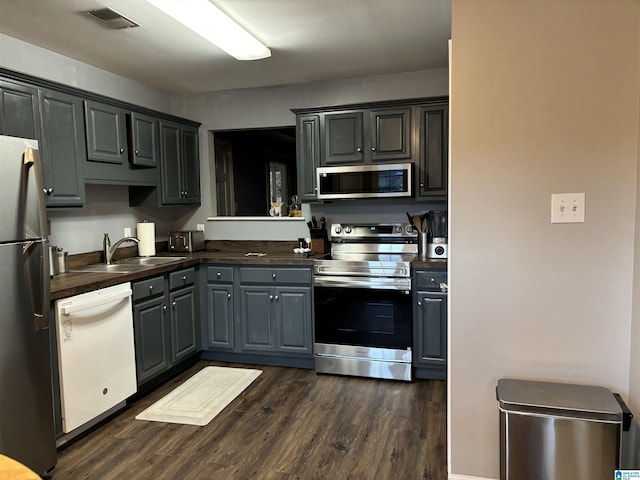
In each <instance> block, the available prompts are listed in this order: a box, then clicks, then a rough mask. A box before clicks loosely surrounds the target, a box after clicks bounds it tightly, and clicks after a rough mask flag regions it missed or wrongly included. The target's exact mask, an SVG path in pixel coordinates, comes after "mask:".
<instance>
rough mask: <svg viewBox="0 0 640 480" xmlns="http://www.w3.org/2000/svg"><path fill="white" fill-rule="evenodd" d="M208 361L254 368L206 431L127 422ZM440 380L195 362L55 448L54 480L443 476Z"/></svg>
mask: <svg viewBox="0 0 640 480" xmlns="http://www.w3.org/2000/svg"><path fill="white" fill-rule="evenodd" d="M207 365H220V366H234V367H246V368H258V369H260V370H262V371H263V373H262V375H260V377H258V378H257V379H256V380H255V381H254V382H253V384H251V385H250V386H249V387H248V388H247V390H245V391H244V392H243V393H242V394H241V395H240V396H239V397H238V398H236V399H235V400H234V401H233V402H232V403H231V404H230V405H229V406H227V408H225V409H224V410H223V411H222V412H220V414H218V415H217V416H216V417H215V418H214V419H213V420H212V421H211V422H210V423H209V424H208V425H206V426H204V427H195V426H192V425H178V424H168V423H161V422H147V421H140V420H135V416H136V415H137V414H138V413H140V412H141V411H142V410H144V409H145V408H147V407H148V406H149V405H151V404H152V403H153V402H155V401H157V400H159V399H160V398H162V397H163V396H164V395H166V394H167V393H169V392H170V391H172V390H173V389H174V388H176V387H177V386H179V385H180V384H181V383H182V382H184V381H185V380H186V379H188V378H190V377H191V376H192V375H194V374H195V373H196V372H198V371H199V370H200V369H202V368H203V367H205V366H207ZM445 396H446V388H445V382H442V381H427V380H417V381H414V382H412V383H405V382H392V381H386V380H375V379H365V378H354V377H341V376H333V375H316V373H315V372H314V371H313V370H304V369H293V368H281V367H270V366H258V367H256V366H254V365H230V364H225V363H221V362H206V361H201V362H198V363H197V364H196V365H194V366H193V367H192V368H190V369H189V370H187V371H186V372H184V373H182V374H180V375H178V376H177V377H176V378H174V379H172V380H171V381H169V382H167V383H166V384H164V385H162V386H160V387H159V388H157V389H156V390H154V391H152V392H150V393H149V394H148V395H147V396H145V397H143V398H140V399H138V400H137V401H136V402H135V403H133V404H132V405H130V406H129V407H128V408H126V409H125V410H124V411H122V412H120V413H118V414H116V415H115V416H114V417H112V418H111V419H110V420H109V421H108V422H106V423H104V424H102V425H100V426H99V427H97V428H96V429H94V430H93V431H92V432H90V433H89V434H88V435H86V436H85V437H83V438H81V439H80V440H78V441H77V442H75V443H72V444H71V445H68V446H66V447H65V448H64V449H63V450H61V451H60V452H59V460H58V465H57V467H56V470H55V471H54V473H53V475H52V479H53V480H78V479H87V480H111V479H123V478H126V479H129V480H138V479H140V480H143V479H144V480H147V479H154V480H163V479H168V480H169V479H171V480H175V479H189V480H199V479H203V480H204V479H207V480H211V479H218V478H220V479H224V480H235V479H239V480H244V479H268V480H270V479H273V480H300V479H303V480H306V479H358V480H367V479H376V480H379V479H382V480H384V479H387V478H389V479H399V478H402V479H404V478H407V479H426V480H445V479H446V478H447V474H446V398H445Z"/></svg>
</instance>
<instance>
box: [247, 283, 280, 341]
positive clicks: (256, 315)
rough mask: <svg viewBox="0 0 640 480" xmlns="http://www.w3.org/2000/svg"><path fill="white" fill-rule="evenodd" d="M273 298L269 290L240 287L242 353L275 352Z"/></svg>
mask: <svg viewBox="0 0 640 480" xmlns="http://www.w3.org/2000/svg"><path fill="white" fill-rule="evenodd" d="M274 298H275V296H274V294H273V289H271V288H265V287H253V286H241V287H240V328H241V329H242V351H244V352H251V351H253V352H274V351H275V350H276V342H275V337H276V335H275V325H274V316H273V301H274Z"/></svg>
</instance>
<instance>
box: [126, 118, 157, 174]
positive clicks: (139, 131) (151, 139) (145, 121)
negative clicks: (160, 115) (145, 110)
mask: <svg viewBox="0 0 640 480" xmlns="http://www.w3.org/2000/svg"><path fill="white" fill-rule="evenodd" d="M129 133H130V136H131V142H132V146H133V151H132V152H130V153H131V163H133V164H134V165H142V166H146V167H156V166H158V164H159V159H160V139H159V135H160V130H159V121H158V119H157V118H154V117H151V116H149V115H143V114H142V113H137V112H133V113H131V122H130V123H129Z"/></svg>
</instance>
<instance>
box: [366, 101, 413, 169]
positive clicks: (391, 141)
mask: <svg viewBox="0 0 640 480" xmlns="http://www.w3.org/2000/svg"><path fill="white" fill-rule="evenodd" d="M369 120H370V126H371V160H372V161H374V162H375V161H388V160H405V159H406V160H409V159H411V108H410V107H407V108H395V109H380V110H372V111H371V112H370V114H369Z"/></svg>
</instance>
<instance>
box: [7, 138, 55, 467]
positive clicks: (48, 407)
mask: <svg viewBox="0 0 640 480" xmlns="http://www.w3.org/2000/svg"><path fill="white" fill-rule="evenodd" d="M42 178H43V174H42V165H41V164H40V158H39V156H38V143H37V141H35V140H26V139H22V138H16V137H6V136H0V453H2V454H3V455H6V456H8V457H11V458H13V459H15V460H17V461H19V462H21V463H22V464H24V465H26V466H27V467H29V468H30V469H32V470H33V471H34V472H36V473H38V474H40V475H41V474H43V473H45V472H47V471H49V470H51V469H52V468H53V467H55V464H56V443H55V428H54V420H53V401H52V388H51V358H50V354H49V348H50V347H49V249H48V240H47V237H46V232H47V220H46V213H45V207H44V190H43V181H42Z"/></svg>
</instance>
